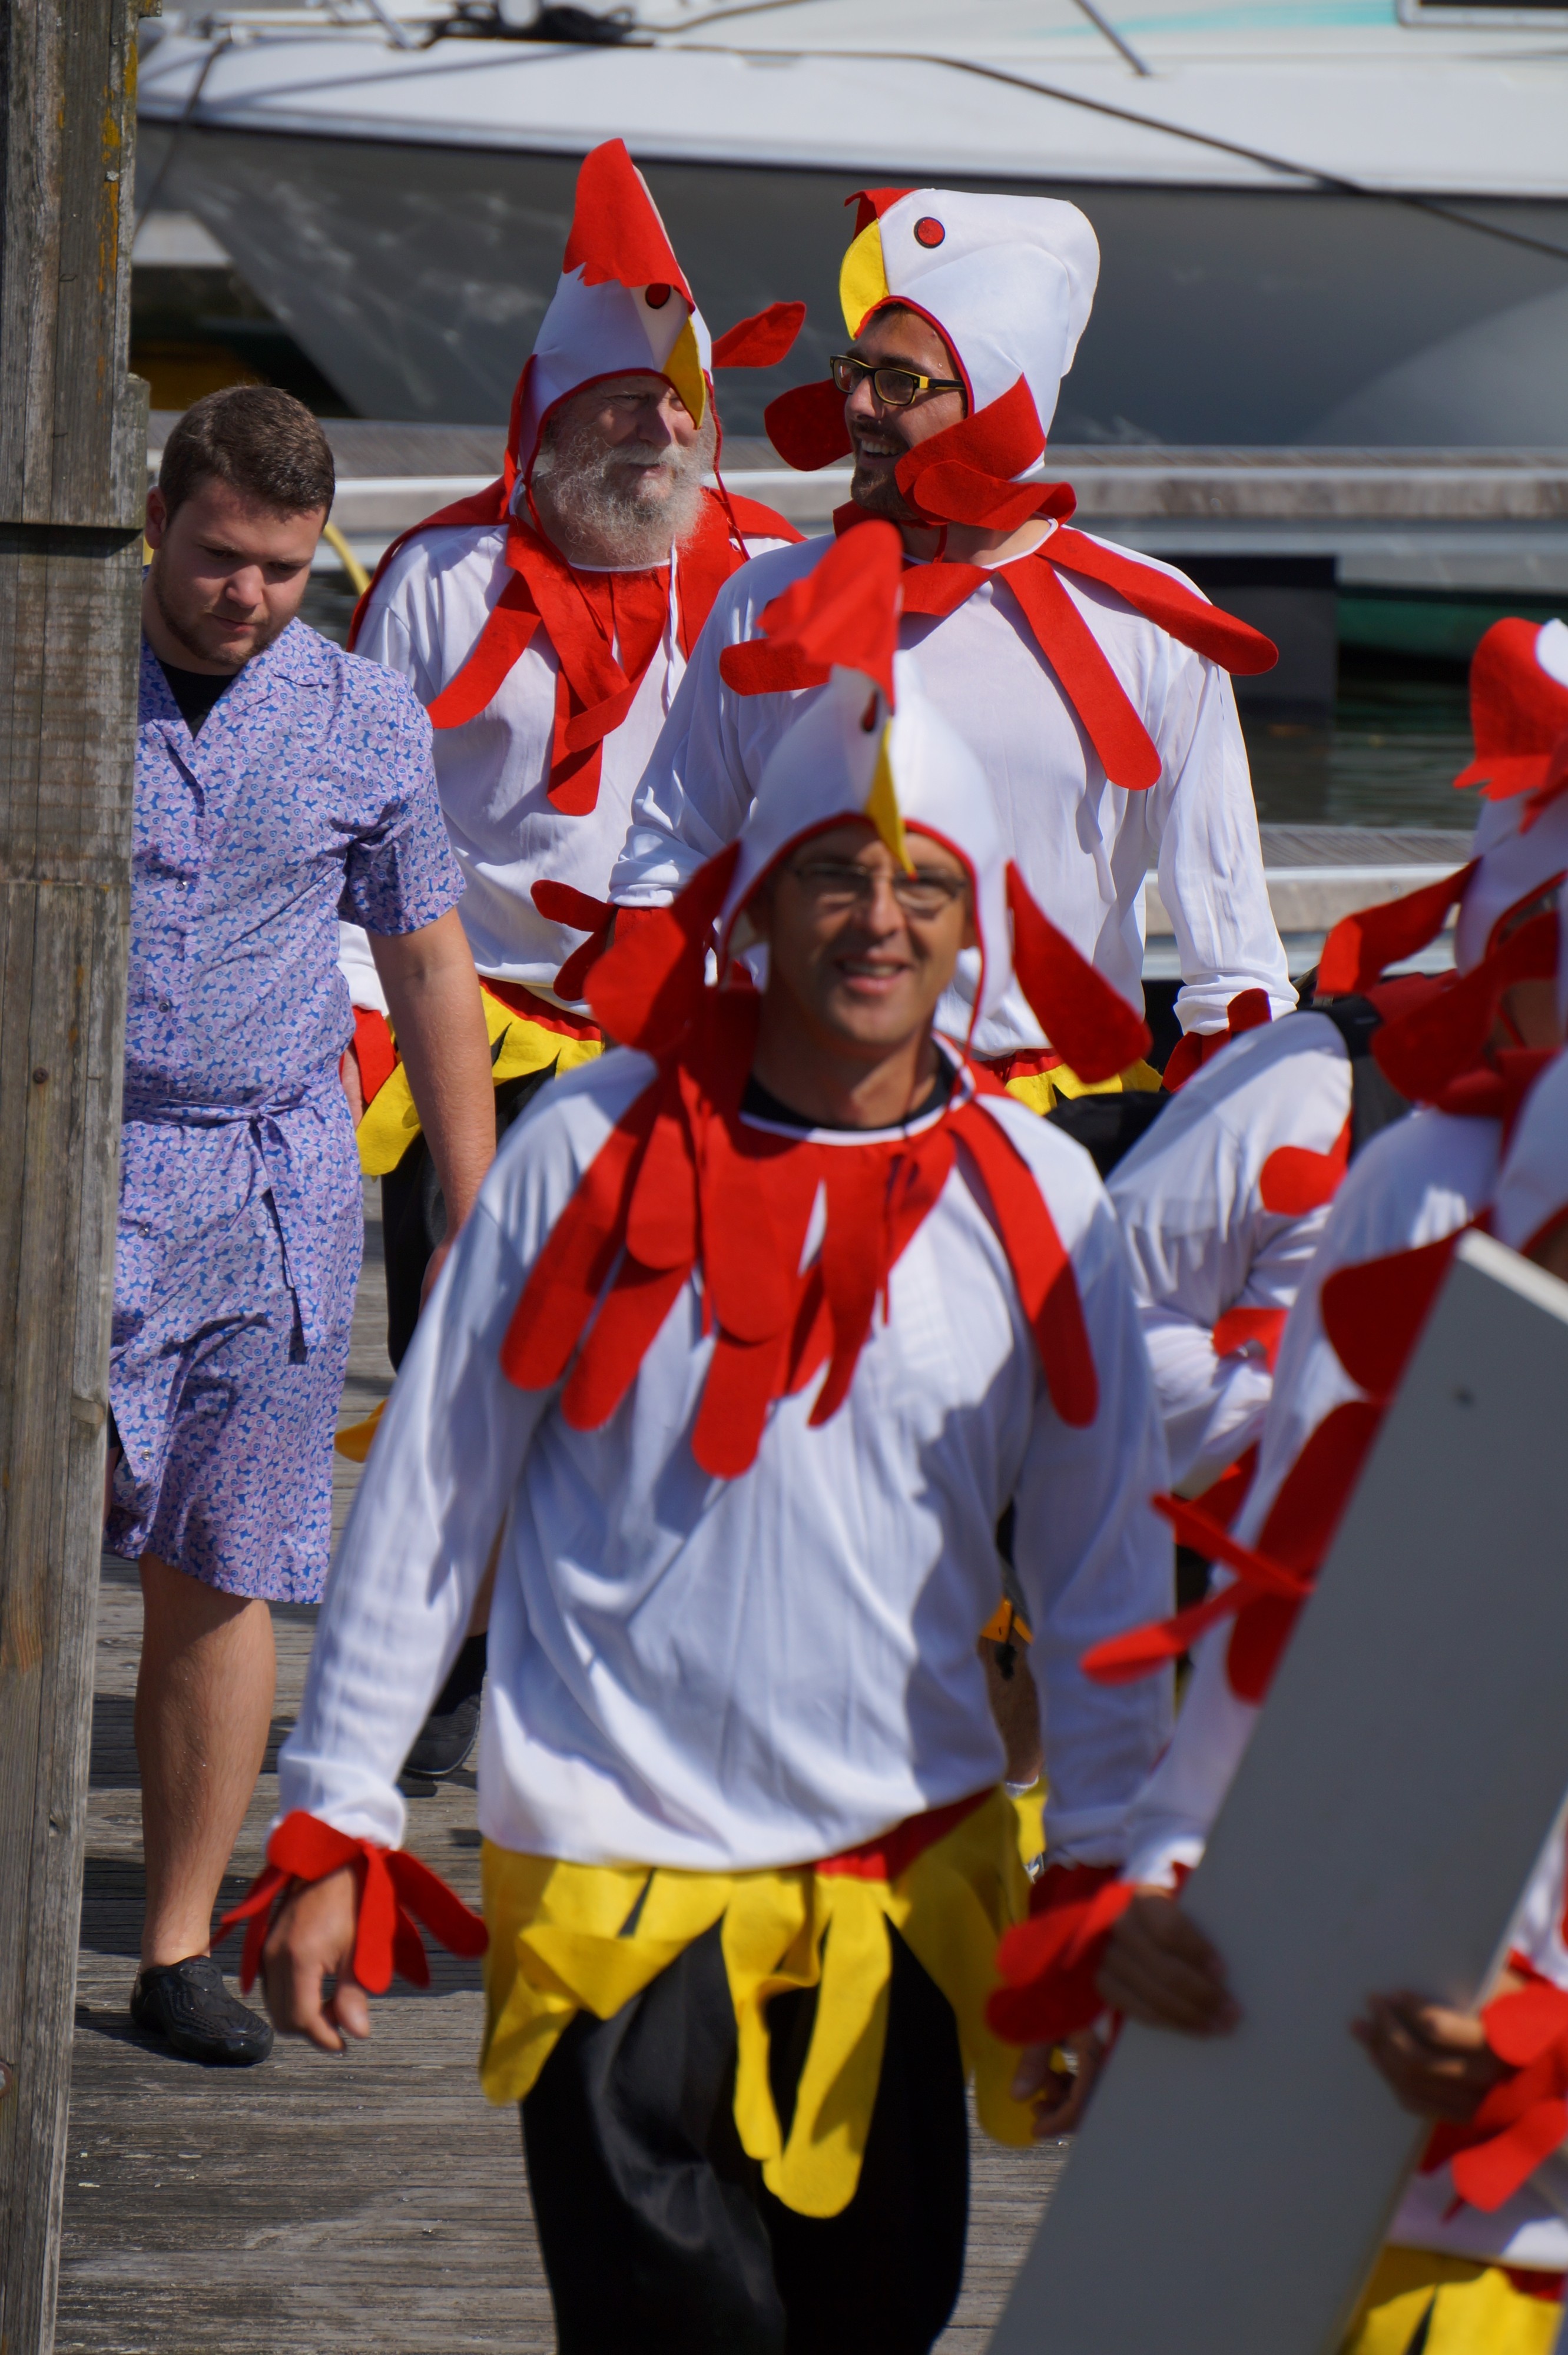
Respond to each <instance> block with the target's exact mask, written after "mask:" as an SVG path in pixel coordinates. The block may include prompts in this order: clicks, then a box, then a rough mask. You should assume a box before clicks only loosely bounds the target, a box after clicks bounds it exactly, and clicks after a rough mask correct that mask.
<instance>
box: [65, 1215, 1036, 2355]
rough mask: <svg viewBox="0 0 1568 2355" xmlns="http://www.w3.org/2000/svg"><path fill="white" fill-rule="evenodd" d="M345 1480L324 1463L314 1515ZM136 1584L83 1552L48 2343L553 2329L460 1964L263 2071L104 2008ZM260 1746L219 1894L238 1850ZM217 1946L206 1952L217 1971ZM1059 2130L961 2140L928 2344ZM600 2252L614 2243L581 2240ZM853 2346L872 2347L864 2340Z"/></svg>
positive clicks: (118, 1865) (419, 1800) (235, 1886)
mask: <svg viewBox="0 0 1568 2355" xmlns="http://www.w3.org/2000/svg"><path fill="white" fill-rule="evenodd" d="M384 1325H385V1299H384V1287H383V1283H382V1275H381V1266H380V1229H379V1224H378V1223H376V1221H375V1220H373V1219H372V1220H369V1221H368V1227H367V1253H366V1270H365V1280H364V1283H363V1285H362V1287H361V1291H360V1297H359V1313H358V1317H357V1324H356V1328H355V1348H354V1353H353V1357H352V1360H351V1370H350V1375H349V1384H348V1390H347V1394H346V1397H345V1400H344V1420H345V1421H349V1420H354V1419H357V1416H358V1415H360V1414H362V1413H365V1412H368V1410H369V1408H370V1407H371V1406H372V1405H373V1404H374V1403H375V1401H376V1400H377V1399H379V1398H380V1397H383V1396H384V1395H385V1394H386V1391H388V1390H389V1387H390V1384H391V1369H390V1367H389V1364H388V1362H387V1359H386V1355H385V1351H384V1348H383V1346H382V1334H383V1330H384ZM356 1477H357V1473H356V1471H355V1470H354V1467H352V1466H350V1465H347V1464H344V1463H342V1462H340V1463H339V1465H338V1480H339V1493H338V1499H337V1502H338V1518H339V1522H341V1516H342V1513H343V1512H344V1511H345V1510H346V1509H347V1501H348V1497H350V1495H351V1494H352V1490H353V1484H354V1480H355V1479H356ZM314 1618H315V1613H314V1612H313V1611H307V1610H279V1611H278V1612H276V1613H275V1614H274V1619H275V1624H276V1632H277V1643H278V1701H277V1710H278V1714H277V1718H276V1721H275V1723H274V1725H273V1729H272V1731H273V1748H274V1750H275V1746H276V1743H277V1742H279V1741H281V1740H282V1739H283V1735H284V1734H285V1733H286V1732H287V1731H288V1728H289V1726H290V1724H291V1723H292V1721H293V1711H294V1709H295V1706H296V1704H297V1701H298V1698H299V1693H300V1689H301V1685H302V1682H303V1679H304V1668H305V1661H306V1658H307V1657H308V1654H309V1650H310V1641H311V1629H312V1624H313V1621H314ZM140 1641H141V1601H140V1596H139V1593H138V1591H137V1586H136V1574H135V1572H134V1570H133V1567H132V1566H131V1565H130V1564H128V1563H123V1562H113V1561H105V1563H104V1569H103V1585H102V1592H101V1602H100V1613H99V1625H98V1673H97V1684H96V1695H97V1697H96V1703H95V1709H94V1715H93V1728H92V1786H91V1800H90V1805H89V1817H88V1835H87V1867H86V1877H85V1886H84V1891H83V1902H82V1922H81V1952H80V1976H79V1980H78V1987H77V2011H76V2045H75V2057H74V2063H73V2070H74V2073H73V2078H72V2087H71V2111H70V2161H69V2175H68V2179H67V2190H66V2204H65V2227H64V2241H63V2247H62V2253H61V2265H60V2304H59V2335H58V2339H57V2346H58V2347H59V2350H61V2355H67V2350H69V2355H77V2350H89V2349H91V2350H94V2355H98V2350H127V2355H129V2350H157V2355H197V2350H199V2351H200V2355H208V2350H213V2355H217V2350H223V2355H285V2350H287V2355H295V2350H307V2355H318V2350H320V2351H321V2355H325V2350H331V2351H332V2355H338V2350H343V2351H344V2355H349V2350H355V2351H356V2355H357V2350H364V2355H371V2350H374V2355H414V2350H434V2351H435V2355H448V2350H450V2355H456V2350H460V2349H464V2348H496V2349H506V2350H510V2351H511V2355H549V2350H550V2349H552V2348H553V2346H554V2344H555V2338H554V2332H553V2330H552V2328H551V2324H550V2311H549V2296H548V2294H547V2292H546V2289H545V2285H544V2277H543V2274H542V2271H541V2268H540V2264H539V2250H538V2246H537V2243H536V2242H535V2239H534V2232H533V2224H532V2220H531V2218H530V2215H529V2212H528V2194H527V2190H526V2187H525V2183H524V2177H523V2169H522V2161H521V2153H520V2149H519V2137H518V2131H517V2116H516V2114H515V2113H514V2112H512V2111H510V2110H492V2109H490V2108H489V2107H488V2106H487V2105H486V2104H485V2102H484V2100H483V2099H482V2098H481V2096H480V2093H479V2089H478V2084H477V2082H476V2080H475V2053H476V2051H477V2049H478V2037H479V2022H480V2009H481V1998H480V1995H479V1978H478V1971H477V1967H476V1966H475V1965H472V1964H467V1963H455V1962H453V1960H452V1959H451V1958H450V1957H446V1956H442V1955H437V1956H436V1957H435V1958H434V1963H433V1979H432V1987H431V1988H430V1990H429V1992H428V1993H426V1994H423V1995H421V1994H418V1993H416V1992H414V1991H413V1990H411V1989H407V1988H404V1987H402V1985H401V1983H400V1982H396V1983H395V1990H396V1991H395V1992H394V1993H393V1994H392V1995H391V1996H389V1997H388V1998H386V1999H384V2000H383V2001H381V2002H379V2003H378V2004H377V2005H376V2007H375V2034H374V2038H373V2041H371V2042H370V2043H369V2044H368V2045H365V2046H360V2047H358V2048H357V2049H355V2050H354V2051H351V2052H350V2053H349V2054H348V2055H347V2058H345V2059H344V2060H342V2061H330V2060H328V2059H326V2058H325V2056H324V2055H322V2054H319V2053H316V2052H314V2051H308V2050H307V2049H306V2048H304V2047H303V2046H300V2045H294V2044H290V2045H288V2046H287V2047H283V2046H280V2047H279V2048H278V2050H277V2051H276V2052H275V2053H274V2055H273V2058H272V2060H271V2061H270V2062H268V2063H267V2065H266V2066H265V2067H264V2068H261V2069H258V2070H250V2071H233V2072H230V2071H208V2070H204V2069H200V2068H197V2067H195V2066H193V2065H191V2064H189V2063H187V2062H181V2061H178V2060H176V2059H173V2058H171V2057H170V2056H169V2055H168V2054H167V2053H166V2052H165V2051H163V2050H162V2048H159V2047H154V2046H151V2045H149V2044H147V2043H144V2041H143V2040H142V2038H141V2037H140V2036H139V2035H138V2034H137V2032H136V2030H134V2029H133V2027H132V2025H131V2020H130V2015H129V2012H128V2010H127V2002H128V1998H129V1995H130V1989H131V1981H132V1978H133V1974H134V1970H135V1955H136V1936H137V1927H138V1923H139V1921H140V1914H141V1903H142V1868H141V1817H140V1800H139V1796H138V1793H137V1785H136V1760H135V1753H134V1748H133V1741H132V1727H131V1710H132V1698H133V1692H134V1689H135V1680H136V1660H137V1653H138V1649H139V1646H140ZM276 1788H277V1786H276V1783H275V1781H274V1778H273V1756H272V1753H269V1756H268V1760H267V1772H266V1773H265V1774H263V1776H262V1778H261V1786H260V1789H259V1790H258V1792H257V1795H256V1799H255V1802H254V1804H253V1806H251V1813H250V1816H249V1817H248V1818H247V1821H246V1825H245V1831H244V1835H243V1838H242V1839H241V1842H240V1850H239V1853H238V1855H237V1856H236V1858H235V1869H234V1875H233V1879H232V1881H230V1883H229V1884H228V1885H227V1887H226V1889H225V1892H224V1894H225V1900H226V1902H227V1901H228V1899H229V1896H230V1894H231V1893H235V1894H237V1893H238V1892H239V1891H240V1890H241V1889H242V1888H243V1887H244V1885H245V1882H246V1881H248V1880H249V1879H250V1877H251V1874H252V1873H253V1872H254V1871H255V1870H256V1869H257V1867H258V1866H259V1865H260V1863H261V1841H262V1837H263V1834H264V1832H265V1828H266V1826H267V1823H268V1821H269V1820H270V1818H271V1817H272V1813H273V1811H274V1805H275V1798H276ZM474 1806H475V1802H474V1778H473V1776H472V1774H464V1775H461V1776H459V1777H458V1778H457V1780H456V1781H455V1783H454V1784H453V1785H447V1786H446V1787H444V1788H441V1789H437V1788H436V1787H435V1786H434V1785H423V1786H422V1795H421V1796H414V1797H413V1798H412V1801H411V1813H412V1821H411V1833H410V1838H411V1845H412V1846H413V1847H414V1848H416V1849H418V1850H419V1851H420V1852H421V1854H422V1855H424V1856H425V1857H427V1858H428V1859H430V1861H431V1862H432V1864H434V1865H435V1866H437V1867H438V1868H439V1870H441V1871H442V1872H443V1873H444V1874H446V1876H447V1877H448V1878H449V1879H450V1880H451V1881H453V1882H454V1883H455V1885H456V1886H457V1888H458V1889H460V1890H461V1891H463V1893H464V1895H465V1896H466V1897H468V1898H469V1899H470V1900H471V1901H476V1899H477V1895H478V1854H477V1850H478V1844H479V1836H478V1833H477V1831H476V1829H475V1813H474ZM236 1949H237V1942H235V1945H230V1946H229V1948H227V1949H225V1953H226V1955H227V1956H228V1957H229V1962H230V1967H231V1968H232V1967H234V1966H236V1964H237V1959H238V1958H237V1951H236ZM974 2159H975V2186H974V2200H973V2211H972V2220H971V2227H970V2237H969V2264H968V2271H967V2276H966V2279H965V2289H964V2296H963V2299H962V2302H961V2304H960V2307H959V2309H958V2312H957V2315H956V2317H955V2321H954V2324H953V2327H952V2328H951V2329H950V2330H949V2331H948V2332H947V2334H946V2335H945V2336H944V2339H943V2340H942V2342H941V2344H942V2350H943V2355H960V2350H962V2355H978V2350H980V2349H981V2348H983V2347H984V2345H985V2343H986V2340H987V2336H988V2333H989V2329H990V2326H991V2324H992V2323H993V2322H994V2320H995V2318H996V2316H997V2312H998V2310H999V2308H1000V2305H1001V2302H1002V2299H1003V2296H1005V2294H1006V2290H1007V2286H1008V2282H1009V2280H1010V2279H1011V2276H1012V2274H1013V2271H1014V2268H1015V2267H1016V2265H1017V2264H1018V2262H1019V2258H1020V2257H1021V2255H1022V2254H1023V2251H1024V2249H1025V2247H1026V2246H1027V2244H1028V2242H1029V2237H1030V2235H1031V2233H1032V2231H1033V2228H1034V2224H1035V2222H1036V2220H1037V2219H1038V2217H1039V2215H1040V2210H1041V2207H1042V2205H1043V2202H1044V2200H1045V2198H1046V2196H1047V2194H1048V2191H1049V2189H1050V2186H1051V2181H1052V2179H1053V2178H1054V2175H1055V2173H1056V2171H1057V2169H1058V2168H1059V2167H1060V2165H1061V2147H1060V2146H1054V2145H1053V2146H1048V2147H1046V2148H1044V2149H1042V2150H1041V2151H1040V2152H1038V2153H1032V2154H1019V2153H1014V2152H1008V2151H1002V2150H998V2149H997V2148H996V2147H994V2146H991V2145H988V2144H986V2143H985V2142H983V2141H981V2140H978V2139H977V2140H976V2144H975V2151H974ZM604 2254H605V2262H606V2264H614V2261H615V2253H614V2251H613V2249H611V2248H607V2249H606V2251H605V2253H604ZM867 2355H875V2350H871V2349H869V2350H867Z"/></svg>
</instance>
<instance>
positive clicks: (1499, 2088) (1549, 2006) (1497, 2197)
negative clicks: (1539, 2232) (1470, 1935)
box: [1421, 1955, 1568, 2215]
mask: <svg viewBox="0 0 1568 2355" xmlns="http://www.w3.org/2000/svg"><path fill="white" fill-rule="evenodd" d="M1509 1959H1510V1961H1511V1962H1512V1964H1513V1966H1514V1967H1515V1968H1516V1969H1519V1968H1523V1969H1524V1970H1526V1971H1528V1972H1529V1973H1530V1984H1529V1985H1528V1986H1527V1987H1519V1988H1517V1989H1515V1990H1514V1991H1513V1992H1512V1993H1511V1994H1509V1995H1500V1996H1498V1997H1496V1998H1494V2000H1493V2001H1492V2002H1490V2003H1488V2005H1487V2006H1486V2007H1485V2009H1483V2011H1482V2013H1481V2023H1482V2025H1483V2027H1484V2028H1485V2030H1486V2032H1487V2042H1488V2045H1489V2046H1490V2048H1491V2050H1492V2051H1493V2052H1495V2053H1496V2055H1497V2057H1498V2059H1499V2061H1505V2062H1508V2064H1509V2072H1510V2073H1509V2075H1508V2076H1507V2077H1504V2078H1503V2079H1502V2080H1501V2081H1500V2083H1498V2084H1496V2085H1494V2086H1493V2088H1492V2090H1491V2092H1490V2093H1489V2094H1488V2095H1487V2097H1486V2099H1485V2101H1484V2102H1482V2104H1481V2105H1480V2107H1479V2108H1478V2109H1477V2112H1476V2115H1475V2116H1474V2117H1473V2118H1472V2119H1471V2120H1470V2121H1469V2123H1468V2124H1467V2125H1466V2126H1451V2125H1448V2124H1446V2123H1445V2124H1444V2125H1441V2126H1436V2127H1435V2128H1434V2130H1433V2133H1432V2137H1431V2139H1430V2140H1429V2142H1428V2143H1427V2146H1426V2149H1425V2152H1424V2156H1423V2158H1422V2161H1421V2170H1422V2173H1423V2174H1424V2175H1430V2174H1432V2173H1433V2172H1434V2171H1435V2169H1437V2168H1439V2167H1441V2166H1442V2165H1443V2164H1444V2162H1445V2160H1447V2161H1448V2162H1449V2163H1450V2165H1451V2167H1452V2169H1453V2176H1454V2189H1455V2190H1456V2191H1457V2193H1458V2194H1459V2197H1460V2199H1461V2200H1465V2201H1466V2202H1467V2204H1468V2205H1469V2206H1470V2207H1472V2208H1479V2209H1481V2210H1482V2211H1485V2212H1486V2213H1487V2214H1488V2215H1489V2214H1491V2213H1492V2211H1494V2210H1496V2209H1499V2208H1500V2207H1501V2206H1502V2205H1503V2203H1504V2201H1505V2200H1511V2199H1512V2197H1513V2195H1514V2193H1515V2192H1516V2191H1518V2190H1520V2188H1521V2187H1522V2186H1523V2184H1524V2183H1525V2182H1526V2181H1527V2180H1528V2179H1529V2178H1530V2177H1531V2175H1532V2174H1533V2173H1534V2172H1535V2169H1537V2168H1538V2167H1539V2166H1540V2165H1541V2161H1542V2159H1545V2158H1550V2157H1551V2156H1552V2152H1553V2151H1554V2150H1555V2149H1556V2148H1557V2147H1558V2145H1559V2143H1561V2142H1562V2141H1563V2139H1564V2138H1565V2137H1568V1993H1565V1992H1564V1990H1563V1988H1562V1987H1556V1986H1554V1985H1553V1983H1552V1980H1550V1979H1547V1978H1542V1977H1541V1975H1540V1974H1539V1972H1536V1971H1533V1970H1531V1966H1530V1965H1529V1964H1528V1963H1524V1962H1523V1961H1522V1958H1521V1957H1520V1956H1517V1955H1515V1956H1510V1957H1509Z"/></svg>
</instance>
